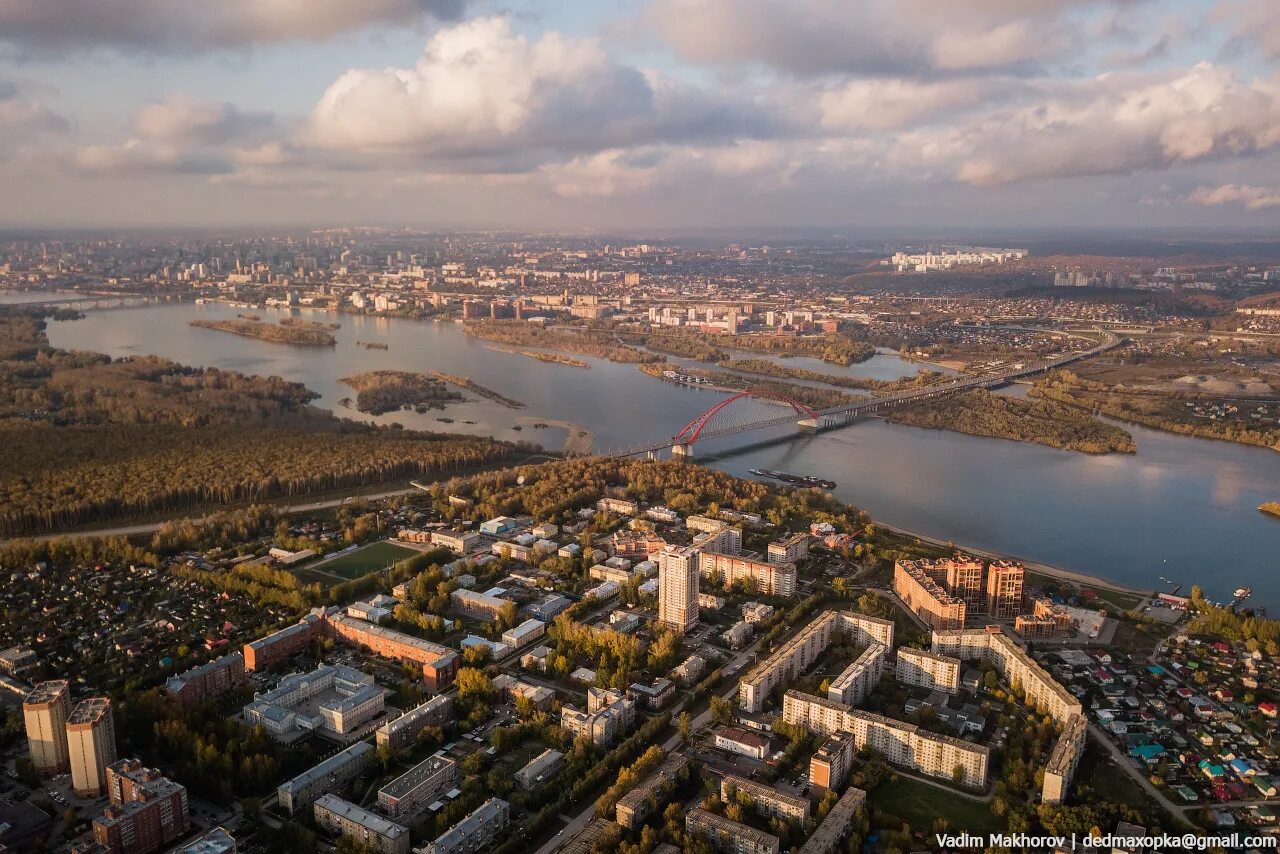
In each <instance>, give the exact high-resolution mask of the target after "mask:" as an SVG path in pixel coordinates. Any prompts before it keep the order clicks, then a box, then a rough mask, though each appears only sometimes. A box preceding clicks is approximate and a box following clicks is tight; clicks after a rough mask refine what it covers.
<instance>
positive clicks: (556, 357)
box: [484, 344, 591, 370]
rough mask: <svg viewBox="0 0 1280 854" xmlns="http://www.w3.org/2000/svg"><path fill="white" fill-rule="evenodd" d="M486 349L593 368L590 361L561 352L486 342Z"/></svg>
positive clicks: (555, 363)
mask: <svg viewBox="0 0 1280 854" xmlns="http://www.w3.org/2000/svg"><path fill="white" fill-rule="evenodd" d="M484 348H485V349H486V350H492V351H494V352H495V353H511V354H512V355H515V356H524V357H525V358H526V359H537V360H538V361H539V362H550V363H551V364H553V365H568V366H569V367H571V368H587V369H588V370H589V369H590V368H591V364H590V363H589V362H584V361H582V360H581V359H575V358H573V357H572V356H565V355H562V354H560V353H540V352H538V351H537V350H520V349H518V348H516V347H500V346H498V345H497V344H486V345H485V347H484Z"/></svg>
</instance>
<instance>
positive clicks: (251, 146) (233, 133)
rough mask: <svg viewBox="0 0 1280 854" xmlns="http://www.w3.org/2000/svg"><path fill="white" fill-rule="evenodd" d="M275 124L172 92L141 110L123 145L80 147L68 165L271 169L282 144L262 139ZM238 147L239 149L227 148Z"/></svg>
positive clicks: (132, 170)
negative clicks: (238, 164)
mask: <svg viewBox="0 0 1280 854" xmlns="http://www.w3.org/2000/svg"><path fill="white" fill-rule="evenodd" d="M275 124H276V122H275V117H274V116H273V115H272V114H270V113H265V112H246V111H243V110H241V109H240V108H238V107H237V106H236V105H234V104H230V103H227V102H220V101H206V100H202V99H199V98H193V97H191V96H189V95H183V94H175V95H170V96H168V97H167V98H164V99H161V100H158V101H153V102H151V103H149V104H146V105H144V106H143V107H141V108H140V109H139V110H138V111H137V112H136V113H135V115H134V117H133V121H132V123H131V126H130V127H131V133H130V136H129V137H128V138H127V139H126V140H125V141H124V142H122V143H119V144H116V145H89V146H83V147H81V148H79V149H77V150H76V151H75V152H74V153H73V154H72V157H71V162H72V164H73V165H74V166H75V167H77V168H78V169H80V170H81V171H84V172H93V173H116V174H138V173H145V172H171V173H189V174H198V175H217V174H224V173H227V172H229V171H231V170H232V168H233V164H234V163H235V162H244V163H246V164H247V165H260V164H262V163H266V162H268V161H270V160H271V159H272V158H273V157H274V164H273V165H279V164H280V163H282V162H283V160H282V159H281V157H280V156H279V155H280V153H281V152H283V151H285V150H286V145H285V144H284V143H281V142H279V141H265V142H264V141H262V140H263V138H264V135H265V134H268V133H270V132H271V131H272V130H273V129H274V128H275ZM237 144H239V145H240V146H241V148H240V149H238V150H236V151H233V150H231V149H232V147H233V146H234V145H237Z"/></svg>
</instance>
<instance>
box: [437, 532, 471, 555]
mask: <svg viewBox="0 0 1280 854" xmlns="http://www.w3.org/2000/svg"><path fill="white" fill-rule="evenodd" d="M431 545H433V546H443V547H444V548H446V549H448V550H449V551H451V552H453V553H454V554H460V555H464V554H467V553H468V552H470V551H473V550H474V549H475V548H476V546H478V545H480V533H479V532H478V531H433V532H432V534H431Z"/></svg>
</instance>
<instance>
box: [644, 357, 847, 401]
mask: <svg viewBox="0 0 1280 854" xmlns="http://www.w3.org/2000/svg"><path fill="white" fill-rule="evenodd" d="M669 369H670V368H669V366H668V365H667V364H666V363H665V362H664V363H662V364H658V365H642V366H641V370H642V371H644V372H645V373H647V374H651V375H653V376H661V374H662V372H663V371H664V370H669ZM679 371H680V372H681V373H684V374H688V375H690V376H695V377H702V378H703V379H705V380H708V381H709V382H712V383H714V384H716V385H718V386H721V387H723V388H731V389H740V390H742V391H750V390H760V391H766V392H770V393H772V394H776V395H782V396H784V397H789V398H791V399H792V400H794V401H797V402H799V403H803V404H804V405H805V406H809V407H812V408H813V409H827V408H829V407H833V406H842V405H844V404H847V403H852V402H854V401H855V400H857V398H856V397H854V396H853V395H850V394H845V393H844V392H842V391H837V390H836V389H832V388H815V387H813V386H807V385H795V384H794V383H783V382H770V381H767V380H764V381H762V380H752V379H749V378H748V377H743V376H740V375H738V374H733V373H729V372H728V371H712V370H708V369H707V368H691V367H681V368H679Z"/></svg>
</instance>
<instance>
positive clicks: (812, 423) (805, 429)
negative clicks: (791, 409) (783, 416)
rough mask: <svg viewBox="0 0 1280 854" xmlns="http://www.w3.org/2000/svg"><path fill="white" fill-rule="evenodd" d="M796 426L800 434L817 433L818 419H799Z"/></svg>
mask: <svg viewBox="0 0 1280 854" xmlns="http://www.w3.org/2000/svg"><path fill="white" fill-rule="evenodd" d="M796 426H797V427H799V428H800V432H801V433H817V432H818V419H816V418H801V419H800V420H799V421H797V422H796Z"/></svg>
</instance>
